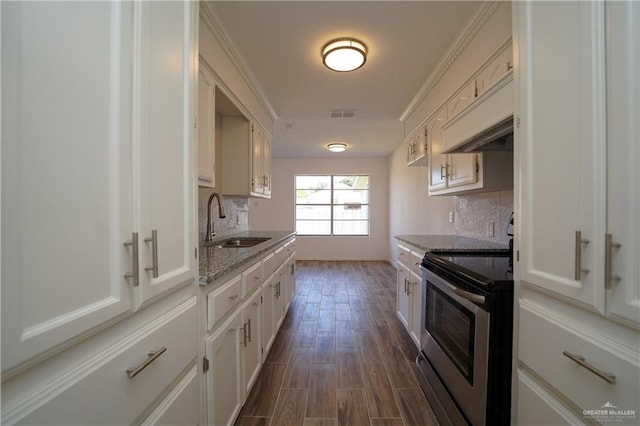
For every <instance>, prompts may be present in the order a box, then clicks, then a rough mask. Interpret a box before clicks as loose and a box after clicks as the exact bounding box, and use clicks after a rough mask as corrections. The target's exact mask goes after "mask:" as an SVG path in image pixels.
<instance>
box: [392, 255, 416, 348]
mask: <svg viewBox="0 0 640 426" xmlns="http://www.w3.org/2000/svg"><path fill="white" fill-rule="evenodd" d="M403 244H405V243H403ZM403 244H398V267H397V276H396V294H397V296H396V303H397V305H396V314H397V316H398V318H399V319H400V321H401V322H402V324H403V325H404V327H405V328H406V329H407V332H408V333H409V335H410V336H411V339H412V340H413V342H414V343H415V344H416V346H420V333H421V331H422V330H421V328H422V326H421V324H422V271H421V270H420V263H421V261H422V255H421V251H420V250H419V249H417V248H415V247H412V246H409V245H403Z"/></svg>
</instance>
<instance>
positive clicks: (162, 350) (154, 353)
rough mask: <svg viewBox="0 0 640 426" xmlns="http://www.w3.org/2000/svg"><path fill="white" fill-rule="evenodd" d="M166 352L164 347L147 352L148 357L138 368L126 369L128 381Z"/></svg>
mask: <svg viewBox="0 0 640 426" xmlns="http://www.w3.org/2000/svg"><path fill="white" fill-rule="evenodd" d="M166 350H167V347H166V346H163V347H162V348H160V349H158V350H157V351H152V352H149V357H148V358H147V359H146V360H145V361H144V362H143V363H142V364H140V365H139V366H137V367H133V368H127V376H129V378H130V379H133V378H134V377H136V376H137V375H138V374H139V373H140V372H141V371H142V370H144V369H145V368H147V367H148V366H149V364H151V363H152V362H153V361H155V360H156V359H158V357H159V356H160V355H162V354H163V353H165V352H166Z"/></svg>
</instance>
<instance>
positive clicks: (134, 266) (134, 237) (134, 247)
mask: <svg viewBox="0 0 640 426" xmlns="http://www.w3.org/2000/svg"><path fill="white" fill-rule="evenodd" d="M124 246H125V247H128V246H131V272H127V273H126V274H124V277H125V278H127V279H129V278H131V280H132V281H133V286H134V287H138V286H139V285H140V274H139V270H138V268H139V266H138V233H137V232H132V233H131V241H126V242H125V243H124Z"/></svg>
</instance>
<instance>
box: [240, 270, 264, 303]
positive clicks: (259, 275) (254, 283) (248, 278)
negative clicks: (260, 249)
mask: <svg viewBox="0 0 640 426" xmlns="http://www.w3.org/2000/svg"><path fill="white" fill-rule="evenodd" d="M263 281H264V273H263V270H262V262H258V263H256V264H255V265H253V266H252V267H251V268H249V269H247V270H246V271H244V272H243V273H242V283H243V286H244V287H243V289H242V297H245V296H247V295H248V294H250V293H251V292H252V291H253V289H255V288H256V287H258V286H259V285H260V284H262V282H263Z"/></svg>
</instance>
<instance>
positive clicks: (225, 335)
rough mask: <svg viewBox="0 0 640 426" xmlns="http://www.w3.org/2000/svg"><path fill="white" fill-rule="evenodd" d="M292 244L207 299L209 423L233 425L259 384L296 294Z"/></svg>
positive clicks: (224, 283) (217, 288)
mask: <svg viewBox="0 0 640 426" xmlns="http://www.w3.org/2000/svg"><path fill="white" fill-rule="evenodd" d="M292 241H293V239H289V240H288V241H286V242H283V243H281V244H279V245H278V246H276V247H274V248H273V249H272V250H270V251H269V253H267V254H266V255H263V256H262V259H261V260H258V261H254V263H249V264H248V265H246V266H245V267H244V269H243V270H239V272H238V273H237V274H236V275H234V276H231V277H229V278H225V279H224V280H221V281H222V282H220V283H218V284H217V285H216V284H215V283H214V284H213V285H214V287H215V289H213V290H209V292H208V293H206V294H205V295H204V296H206V303H205V304H206V309H205V311H206V312H207V314H206V316H207V319H206V322H207V330H208V332H209V333H210V334H209V335H207V336H206V337H205V340H204V346H205V349H204V363H203V364H204V370H205V376H206V385H205V388H206V392H205V393H206V403H207V409H206V412H207V414H206V415H207V420H206V423H207V424H210V425H215V426H218V425H230V424H233V423H234V422H235V419H236V417H237V416H238V414H239V413H240V409H241V408H242V405H243V404H244V402H245V400H246V398H247V396H248V395H249V393H250V391H251V388H252V387H253V385H254V384H255V381H256V379H257V377H258V373H259V372H260V370H261V368H262V364H263V362H264V360H265V359H266V357H267V355H268V352H269V349H270V348H271V345H272V344H273V341H274V340H275V336H276V333H277V331H278V328H279V327H280V325H281V323H282V321H283V319H284V316H285V314H286V312H287V309H288V307H289V304H290V301H291V298H292V297H293V294H294V292H295V276H294V274H295V266H294V265H295V250H294V248H295V245H294V244H292ZM287 248H288V249H289V250H287ZM284 253H287V254H290V257H288V258H286V257H285V256H284ZM274 270H275V272H274ZM267 273H269V275H267ZM265 276H266V280H264V282H262V281H263V277H265ZM203 291H206V288H204V289H203Z"/></svg>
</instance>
